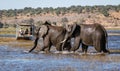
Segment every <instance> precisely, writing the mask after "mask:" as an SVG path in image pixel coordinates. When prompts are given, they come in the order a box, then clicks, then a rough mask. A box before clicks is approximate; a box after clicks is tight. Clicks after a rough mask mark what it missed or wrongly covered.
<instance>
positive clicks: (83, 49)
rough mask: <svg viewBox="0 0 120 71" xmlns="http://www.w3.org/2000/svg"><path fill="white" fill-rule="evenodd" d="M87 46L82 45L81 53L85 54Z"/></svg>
mask: <svg viewBox="0 0 120 71" xmlns="http://www.w3.org/2000/svg"><path fill="white" fill-rule="evenodd" d="M87 50H88V46H87V45H85V44H83V43H82V51H83V52H85V53H87Z"/></svg>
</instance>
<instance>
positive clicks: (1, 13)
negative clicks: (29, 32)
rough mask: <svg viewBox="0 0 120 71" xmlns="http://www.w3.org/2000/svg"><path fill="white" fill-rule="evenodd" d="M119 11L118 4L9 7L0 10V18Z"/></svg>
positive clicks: (105, 14) (106, 13)
mask: <svg viewBox="0 0 120 71" xmlns="http://www.w3.org/2000/svg"><path fill="white" fill-rule="evenodd" d="M110 10H113V11H120V5H106V6H104V5H99V6H71V7H67V8H66V7H58V8H52V7H49V8H48V7H46V8H41V7H38V8H31V7H25V8H24V9H14V10H13V9H9V10H0V19H2V17H15V18H16V16H17V15H27V14H29V15H30V16H33V15H39V14H47V13H51V14H56V15H57V16H59V15H60V14H61V15H64V14H66V13H78V14H80V13H84V12H92V13H94V12H100V13H102V14H103V15H104V16H109V13H108V11H110Z"/></svg>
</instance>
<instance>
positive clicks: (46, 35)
mask: <svg viewBox="0 0 120 71" xmlns="http://www.w3.org/2000/svg"><path fill="white" fill-rule="evenodd" d="M65 35H66V29H65V28H64V27H62V26H53V25H51V24H50V23H48V22H47V21H46V22H45V23H44V24H42V25H41V26H40V27H39V29H38V30H37V31H36V37H35V41H34V47H33V48H32V49H31V50H30V51H29V52H31V51H33V50H34V49H35V48H36V46H37V44H38V40H39V38H40V37H42V38H43V44H44V46H43V47H42V49H40V50H41V51H45V50H46V51H48V52H49V51H50V48H51V46H52V45H53V46H55V47H56V49H57V51H62V50H68V51H69V50H70V49H71V45H70V42H67V43H66V44H65V46H64V49H62V43H61V41H63V40H64V37H65Z"/></svg>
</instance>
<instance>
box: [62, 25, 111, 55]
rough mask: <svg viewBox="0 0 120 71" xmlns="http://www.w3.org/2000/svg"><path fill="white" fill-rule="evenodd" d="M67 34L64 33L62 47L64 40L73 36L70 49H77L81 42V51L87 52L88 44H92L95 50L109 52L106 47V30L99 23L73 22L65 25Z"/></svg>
mask: <svg viewBox="0 0 120 71" xmlns="http://www.w3.org/2000/svg"><path fill="white" fill-rule="evenodd" d="M66 30H67V34H66V35H65V38H64V40H63V41H62V42H63V45H62V48H63V47H64V45H65V44H66V41H68V40H70V39H71V38H74V45H73V47H72V48H71V51H76V50H77V49H79V46H80V44H82V51H83V52H85V53H87V49H88V46H94V48H95V49H96V51H97V52H102V51H103V52H104V53H109V50H107V49H106V44H107V37H108V35H107V32H106V30H105V28H104V27H103V26H102V25H100V24H79V25H78V24H73V25H66Z"/></svg>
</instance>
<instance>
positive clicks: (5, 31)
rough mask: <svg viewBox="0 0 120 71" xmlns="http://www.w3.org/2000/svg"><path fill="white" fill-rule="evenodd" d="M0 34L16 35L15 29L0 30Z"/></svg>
mask: <svg viewBox="0 0 120 71" xmlns="http://www.w3.org/2000/svg"><path fill="white" fill-rule="evenodd" d="M0 34H16V28H13V27H8V28H0Z"/></svg>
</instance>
